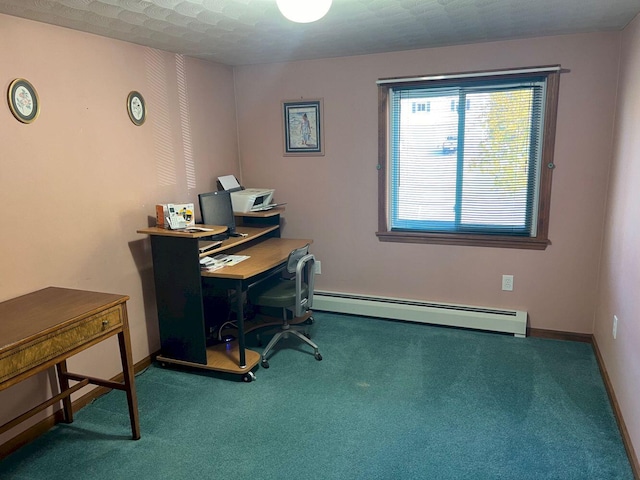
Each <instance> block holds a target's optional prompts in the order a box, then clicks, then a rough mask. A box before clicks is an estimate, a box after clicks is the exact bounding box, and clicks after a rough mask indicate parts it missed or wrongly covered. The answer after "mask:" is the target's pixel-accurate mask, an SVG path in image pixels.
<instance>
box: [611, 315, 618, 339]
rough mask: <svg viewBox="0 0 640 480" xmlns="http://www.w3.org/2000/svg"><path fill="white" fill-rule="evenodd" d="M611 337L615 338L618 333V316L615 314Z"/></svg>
mask: <svg viewBox="0 0 640 480" xmlns="http://www.w3.org/2000/svg"><path fill="white" fill-rule="evenodd" d="M611 333H613V339H614V340H615V339H616V335H617V334H618V317H617V316H615V315H614V316H613V332H611Z"/></svg>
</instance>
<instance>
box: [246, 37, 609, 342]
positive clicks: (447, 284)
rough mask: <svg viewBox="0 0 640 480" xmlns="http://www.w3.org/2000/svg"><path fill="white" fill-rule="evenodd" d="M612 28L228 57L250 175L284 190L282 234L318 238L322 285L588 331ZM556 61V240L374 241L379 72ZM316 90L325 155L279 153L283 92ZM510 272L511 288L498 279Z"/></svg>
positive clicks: (605, 163)
mask: <svg viewBox="0 0 640 480" xmlns="http://www.w3.org/2000/svg"><path fill="white" fill-rule="evenodd" d="M619 42H620V36H619V34H618V33H606V34H590V35H574V36H559V37H547V38H536V39H529V40H519V41H505V42H496V43H483V44H477V45H465V46H454V47H446V48H434V49H426V50H414V51H406V52H400V53H385V54H379V55H368V56H358V57H349V58H335V59H326V60H317V61H305V62H294V63H287V64H271V65H258V66H247V67H240V68H237V69H236V93H237V99H238V101H237V115H238V124H239V138H240V159H241V164H242V170H243V173H244V177H243V181H244V184H245V185H246V186H258V187H273V188H275V189H276V200H278V201H286V202H288V205H287V210H286V220H287V224H286V226H285V231H284V234H285V235H286V236H294V237H295V236H305V237H307V236H308V237H311V238H313V239H314V245H313V250H314V252H315V254H316V255H317V257H318V258H319V260H321V261H322V275H320V276H319V277H318V279H317V284H316V285H317V288H318V289H320V290H330V291H339V292H355V293H365V294H379V295H388V296H392V297H404V298H413V299H422V300H429V301H442V302H450V303H463V304H471V305H478V306H487V307H506V308H514V309H523V310H526V311H528V312H529V318H530V324H531V326H532V327H535V328H543V329H550V330H559V331H569V332H579V333H591V332H592V324H593V315H594V308H595V293H596V287H597V272H598V258H599V255H600V249H601V243H602V224H603V221H604V220H603V219H604V205H605V196H606V188H607V178H608V170H609V159H610V156H611V142H612V124H613V115H614V106H615V93H616V72H617V69H618V53H619ZM550 64H561V65H562V67H563V68H564V69H568V70H569V72H568V73H565V74H563V75H562V78H561V81H560V101H559V112H558V128H557V141H556V155H555V159H556V164H557V168H556V170H555V172H554V178H553V193H552V204H551V223H550V231H549V235H550V238H551V241H552V243H553V244H552V245H551V246H549V247H548V248H547V249H546V250H545V251H530V250H514V249H501V248H481V247H454V246H442V245H419V244H401V243H381V242H379V241H378V239H377V238H376V236H375V234H374V233H375V231H376V230H377V203H378V197H377V195H378V192H377V170H376V163H377V155H378V152H377V139H378V124H377V88H376V83H375V82H376V80H377V79H378V78H383V77H393V76H411V75H420V74H435V73H446V72H461V71H474V70H483V69H498V68H509V67H526V66H535V65H550ZM314 97H321V98H323V99H324V128H325V147H326V154H325V156H324V157H284V156H283V155H282V120H281V107H280V102H281V100H285V99H300V98H314ZM502 274H512V275H514V284H515V288H514V291H513V292H503V291H502V290H501V278H502Z"/></svg>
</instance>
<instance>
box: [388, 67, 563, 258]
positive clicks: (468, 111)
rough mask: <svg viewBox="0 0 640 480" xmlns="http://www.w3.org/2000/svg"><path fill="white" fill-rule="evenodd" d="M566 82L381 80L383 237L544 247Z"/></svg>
mask: <svg viewBox="0 0 640 480" xmlns="http://www.w3.org/2000/svg"><path fill="white" fill-rule="evenodd" d="M559 75H560V67H557V66H555V67H540V68H530V69H523V70H512V71H508V72H484V73H474V74H456V75H439V76H437V77H425V78H419V79H415V78H414V79H387V80H380V81H378V85H379V87H378V88H379V100H380V107H381V108H380V109H379V110H380V118H379V123H380V126H379V135H380V141H379V145H380V152H379V157H380V158H379V175H380V177H379V197H380V201H379V215H378V218H379V231H378V232H377V235H378V237H379V239H380V240H381V241H394V242H414V243H415V242H417V243H445V244H457V245H479V246H496V247H514V248H531V249H540V250H542V249H544V248H546V247H547V245H548V244H549V240H548V238H547V237H548V220H549V201H550V197H551V173H552V170H553V167H554V164H553V144H554V139H555V117H556V109H557V93H558V86H559ZM420 104H428V105H429V111H430V115H428V116H422V115H412V113H414V112H415V105H420ZM460 105H463V106H464V107H465V108H459V106H460Z"/></svg>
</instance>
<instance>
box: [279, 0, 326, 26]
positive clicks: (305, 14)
mask: <svg viewBox="0 0 640 480" xmlns="http://www.w3.org/2000/svg"><path fill="white" fill-rule="evenodd" d="M332 1H333V0H276V3H277V4H278V8H279V9H280V13H282V15H284V16H285V18H287V19H289V20H291V21H292V22H296V23H311V22H315V21H316V20H320V19H321V18H322V17H324V16H325V15H326V14H327V12H328V11H329V8H331V3H332Z"/></svg>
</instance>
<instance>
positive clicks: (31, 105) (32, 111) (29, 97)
mask: <svg viewBox="0 0 640 480" xmlns="http://www.w3.org/2000/svg"><path fill="white" fill-rule="evenodd" d="M7 100H8V101H9V108H10V109H11V113H13V116H14V117H16V119H18V120H19V121H20V122H22V123H31V122H33V121H34V120H35V119H36V118H38V114H39V113H40V99H39V98H38V93H37V92H36V89H35V88H33V85H31V84H30V83H29V82H28V81H27V80H25V79H24V78H16V79H15V80H14V81H13V82H11V84H10V85H9V90H8V92H7Z"/></svg>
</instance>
